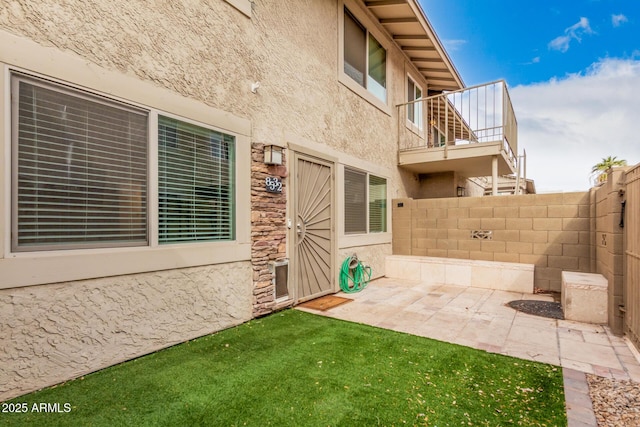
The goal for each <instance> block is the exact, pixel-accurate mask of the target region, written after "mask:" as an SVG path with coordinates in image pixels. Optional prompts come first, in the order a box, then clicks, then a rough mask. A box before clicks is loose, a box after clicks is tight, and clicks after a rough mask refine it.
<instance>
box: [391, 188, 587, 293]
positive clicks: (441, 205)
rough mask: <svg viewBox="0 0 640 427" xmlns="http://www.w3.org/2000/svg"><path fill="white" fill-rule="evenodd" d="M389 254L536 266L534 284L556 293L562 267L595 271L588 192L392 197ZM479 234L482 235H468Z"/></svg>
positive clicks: (581, 270)
mask: <svg viewBox="0 0 640 427" xmlns="http://www.w3.org/2000/svg"><path fill="white" fill-rule="evenodd" d="M392 206H393V253H394V254H395V255H422V256H433V257H446V258H461V259H475V260H487V261H502V262H519V263H525V264H533V265H535V277H534V285H535V287H536V288H540V289H544V290H553V291H560V289H561V285H562V278H561V273H562V271H563V270H564V271H580V272H585V273H589V272H592V270H593V269H594V266H593V265H594V262H595V260H594V254H593V251H592V247H591V244H592V243H591V241H592V234H593V233H592V220H591V217H592V215H591V211H592V208H591V197H590V194H589V193H588V192H575V193H558V194H536V195H522V196H503V197H460V198H457V197H456V198H446V199H424V200H414V199H410V198H405V199H395V200H393V204H392ZM476 231H479V232H484V233H485V234H489V233H487V232H490V236H489V238H487V239H478V238H473V236H472V234H473V232H476Z"/></svg>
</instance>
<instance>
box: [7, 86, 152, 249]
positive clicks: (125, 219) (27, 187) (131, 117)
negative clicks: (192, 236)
mask: <svg viewBox="0 0 640 427" xmlns="http://www.w3.org/2000/svg"><path fill="white" fill-rule="evenodd" d="M12 92H13V96H12V109H11V111H12V135H13V138H12V139H13V149H14V153H17V154H14V157H13V158H14V161H13V174H14V180H13V202H12V203H13V210H14V214H13V215H12V228H13V233H12V234H13V238H12V247H13V250H16V251H19V250H45V249H70V248H81V247H111V246H130V245H143V244H146V242H147V141H148V136H147V123H148V118H147V112H145V111H141V110H138V109H135V108H133V107H130V106H128V105H125V104H120V103H117V102H113V101H107V100H104V99H102V98H100V97H97V96H91V95H87V94H85V93H83V92H80V91H75V90H72V89H69V88H66V87H63V86H58V85H55V84H49V83H46V82H43V81H39V80H35V79H33V80H32V79H29V78H26V77H22V76H19V75H14V76H12Z"/></svg>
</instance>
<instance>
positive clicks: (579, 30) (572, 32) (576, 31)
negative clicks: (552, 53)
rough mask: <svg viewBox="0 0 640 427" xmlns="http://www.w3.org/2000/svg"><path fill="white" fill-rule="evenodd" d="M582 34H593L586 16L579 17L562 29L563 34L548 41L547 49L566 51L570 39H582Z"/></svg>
mask: <svg viewBox="0 0 640 427" xmlns="http://www.w3.org/2000/svg"><path fill="white" fill-rule="evenodd" d="M583 34H593V30H592V29H591V26H590V25H589V20H588V19H587V18H584V17H582V18H580V20H579V21H578V22H577V23H575V24H573V25H572V26H570V27H569V28H566V29H565V30H564V35H563V36H559V37H556V38H555V39H553V40H551V41H550V42H549V49H553V50H559V51H560V52H563V53H564V52H566V51H567V50H569V45H570V44H571V41H572V40H577V41H578V42H580V41H582V35H583Z"/></svg>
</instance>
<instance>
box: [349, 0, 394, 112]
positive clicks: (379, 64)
mask: <svg viewBox="0 0 640 427" xmlns="http://www.w3.org/2000/svg"><path fill="white" fill-rule="evenodd" d="M344 73H345V74H346V75H348V76H349V77H351V78H352V79H353V80H355V81H356V82H357V83H358V84H359V85H360V86H362V87H364V88H366V89H367V90H369V92H371V93H372V94H374V95H375V96H376V97H377V98H378V99H380V100H381V101H382V102H385V103H386V102H387V51H386V50H385V48H384V47H382V45H381V44H380V43H379V42H378V40H376V38H375V37H373V35H371V34H370V33H369V31H368V30H367V29H366V28H365V27H364V26H363V25H362V24H361V23H360V22H359V21H358V20H357V19H356V18H355V17H354V16H353V14H352V13H351V12H349V10H348V9H347V8H345V9H344Z"/></svg>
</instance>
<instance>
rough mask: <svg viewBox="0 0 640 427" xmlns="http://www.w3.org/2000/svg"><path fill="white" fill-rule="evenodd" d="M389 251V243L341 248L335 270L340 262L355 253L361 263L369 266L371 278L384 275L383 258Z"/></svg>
mask: <svg viewBox="0 0 640 427" xmlns="http://www.w3.org/2000/svg"><path fill="white" fill-rule="evenodd" d="M391 253H392V249H391V244H390V243H388V244H383V245H371V246H360V247H353V248H342V249H340V250H339V251H338V268H337V271H338V272H339V271H340V268H341V267H342V263H343V262H344V260H345V259H347V257H350V256H351V255H353V254H356V255H357V256H358V259H359V260H360V261H361V262H362V263H363V264H366V265H368V266H370V267H371V279H377V278H379V277H383V276H384V275H385V271H384V268H385V258H386V257H387V255H391Z"/></svg>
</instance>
